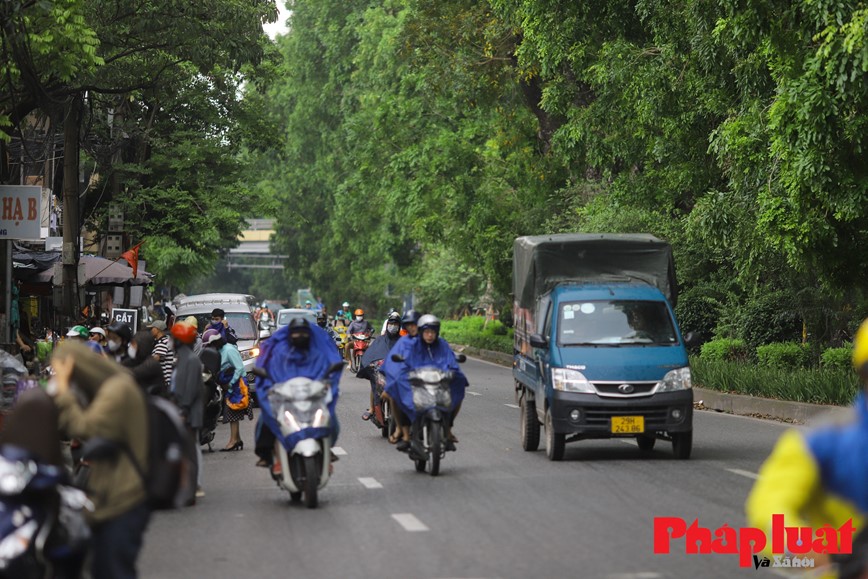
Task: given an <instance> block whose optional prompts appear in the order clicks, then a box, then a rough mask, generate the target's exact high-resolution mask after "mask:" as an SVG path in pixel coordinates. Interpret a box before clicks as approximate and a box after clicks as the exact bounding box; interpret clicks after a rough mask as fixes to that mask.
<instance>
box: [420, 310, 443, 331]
mask: <svg viewBox="0 0 868 579" xmlns="http://www.w3.org/2000/svg"><path fill="white" fill-rule="evenodd" d="M417 324H418V325H419V331H420V332H421V331H422V330H426V329H431V330H434V331H435V332H437V333H438V334H439V333H440V319H439V318H438V317H437V316H434V315H431V314H425V315H424V316H422V317H421V318H419V321H418V322H417Z"/></svg>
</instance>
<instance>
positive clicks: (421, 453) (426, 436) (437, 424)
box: [392, 354, 467, 476]
mask: <svg viewBox="0 0 868 579" xmlns="http://www.w3.org/2000/svg"><path fill="white" fill-rule="evenodd" d="M466 359H467V357H466V356H464V355H463V354H461V355H459V356H457V357H456V360H457V361H458V362H464V361H465V360H466ZM392 360H393V361H395V362H403V361H404V359H403V358H402V357H401V356H400V355H397V354H395V355H393V356H392ZM408 378H409V380H410V385H411V387H412V388H413V406H414V407H415V410H416V419H415V420H414V421H413V424H412V425H411V426H410V450H409V455H410V458H411V459H412V460H413V462H414V463H415V464H416V472H425V469H426V467H427V468H428V469H429V470H428V472H429V473H430V475H431V476H437V475H438V474H440V460H441V459H442V458H443V457H445V456H446V451H447V450H455V446H454V445H451V447H450V448H447V447H448V446H450V445H449V444H448V441H447V432H448V429H447V428H446V426H447V421H448V420H449V416H450V414H451V412H452V391H451V385H452V379H453V373H452V372H445V371H443V370H440V369H439V368H435V367H421V368H417V369H415V370H412V371H411V372H410V374H409V376H408ZM429 463H430V467H429V466H428V465H429Z"/></svg>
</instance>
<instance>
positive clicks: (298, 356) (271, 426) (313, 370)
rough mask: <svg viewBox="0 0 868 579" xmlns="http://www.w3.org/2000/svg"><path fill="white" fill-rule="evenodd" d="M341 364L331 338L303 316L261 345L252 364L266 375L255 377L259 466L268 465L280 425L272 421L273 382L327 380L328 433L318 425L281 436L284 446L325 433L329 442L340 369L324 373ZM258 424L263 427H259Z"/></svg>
mask: <svg viewBox="0 0 868 579" xmlns="http://www.w3.org/2000/svg"><path fill="white" fill-rule="evenodd" d="M339 363H341V355H340V354H339V353H338V351H337V350H336V349H335V345H334V341H332V339H331V338H329V335H328V334H327V333H326V332H325V331H324V330H323V329H322V328H320V327H319V326H316V325H311V324H309V323H308V322H307V320H305V319H303V318H295V319H293V320H292V321H291V322H290V323H289V325H288V326H285V327H283V328H281V329H279V330H278V331H277V332H275V333H274V335H272V336H271V337H270V338H269V339H268V340H266V341H265V343H264V344H263V346H262V353H261V354H260V355H259V358H258V359H257V361H256V365H257V366H258V367H260V368H263V369H264V370H266V371H267V372H268V375H269V377H268V378H259V379H258V380H257V384H256V393H257V397H258V399H259V406H260V408H261V409H262V411H261V412H260V415H259V416H260V424H257V429H256V431H257V434H256V454H257V455H258V456H259V457H260V459H261V460H260V462H258V463H257V464H258V465H259V466H268V465H270V464H271V460H272V451H273V449H274V440H275V435H277V436H280V426H279V424H278V423H277V420H275V418H274V415H273V412H272V409H271V404H270V403H269V401H268V392H269V390H270V389H271V388H272V386H274V385H275V384H278V383H280V382H285V381H287V380H289V379H291V378H296V377H298V376H302V377H305V378H311V379H314V380H323V379H325V378H330V379H331V381H332V382H331V393H332V400H331V402H330V403H329V405H328V408H329V413H330V414H331V429H330V432H318V431H319V430H324V429H321V428H316V429H314V428H307V429H305V430H302V431H301V432H298V433H295V434H292V435H289V436H287V437H285V438H283V437H281V439H282V442H283V444H284V446H285V447H286V448H292V447H293V446H295V444H296V443H297V442H298V441H300V440H302V439H305V438H310V437H317V438H320V437H321V436H323V435H325V434H329V435H330V436H331V439H332V444H334V442H335V441H336V440H337V437H338V433H339V431H340V428H339V425H338V419H337V415H336V413H335V406H336V405H337V401H338V396H339V394H340V391H339V389H338V381H339V380H340V372H335V373H333V374H332V375H331V376H327V375H326V374H327V372H328V369H329V368H330V367H332V366H333V365H334V364H339ZM262 423H264V424H265V426H267V428H262Z"/></svg>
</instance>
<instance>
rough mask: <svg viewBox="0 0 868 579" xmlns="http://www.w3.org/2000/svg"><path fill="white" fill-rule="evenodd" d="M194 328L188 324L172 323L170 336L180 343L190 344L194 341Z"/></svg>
mask: <svg viewBox="0 0 868 579" xmlns="http://www.w3.org/2000/svg"><path fill="white" fill-rule="evenodd" d="M196 335H197V332H196V329H195V328H194V327H193V326H191V325H190V324H186V323H184V324H174V325H172V337H173V338H175V339H176V340H178V341H179V342H181V343H182V344H187V345H192V344H194V343H195V342H196Z"/></svg>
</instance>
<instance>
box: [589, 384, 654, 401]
mask: <svg viewBox="0 0 868 579" xmlns="http://www.w3.org/2000/svg"><path fill="white" fill-rule="evenodd" d="M593 384H594V388H595V389H596V390H597V394H598V395H599V396H605V397H607V398H633V397H635V396H648V395H650V394H651V393H652V392H653V390H654V387H655V386H657V382H656V381H654V382H594V383H593ZM622 386H629V388H621V387H622ZM624 390H629V392H624Z"/></svg>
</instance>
